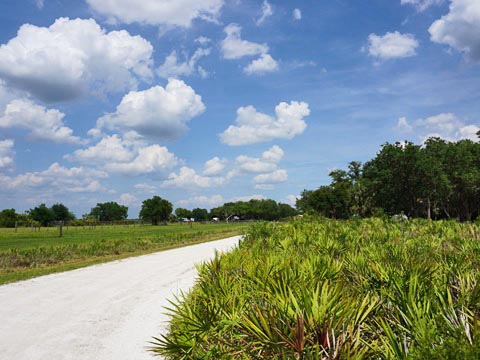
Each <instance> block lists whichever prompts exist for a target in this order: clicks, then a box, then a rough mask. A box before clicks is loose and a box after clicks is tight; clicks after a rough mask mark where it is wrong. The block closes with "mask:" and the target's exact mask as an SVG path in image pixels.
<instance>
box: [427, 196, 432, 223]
mask: <svg viewBox="0 0 480 360" xmlns="http://www.w3.org/2000/svg"><path fill="white" fill-rule="evenodd" d="M427 219H428V220H432V204H431V203H430V199H427Z"/></svg>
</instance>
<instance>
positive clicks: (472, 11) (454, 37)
mask: <svg viewBox="0 0 480 360" xmlns="http://www.w3.org/2000/svg"><path fill="white" fill-rule="evenodd" d="M428 31H429V32H430V39H431V40H432V41H433V42H436V43H439V44H446V45H448V46H450V47H451V48H453V49H455V50H457V51H459V52H461V53H463V54H464V55H465V57H466V58H467V59H468V60H470V61H474V62H480V35H479V34H480V1H478V0H451V3H450V12H449V13H448V14H447V15H445V16H442V17H441V18H440V19H438V20H436V21H435V22H434V23H433V24H432V25H431V26H430V28H429V29H428Z"/></svg>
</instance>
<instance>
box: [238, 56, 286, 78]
mask: <svg viewBox="0 0 480 360" xmlns="http://www.w3.org/2000/svg"><path fill="white" fill-rule="evenodd" d="M277 70H278V62H277V61H276V60H275V59H274V58H272V57H271V56H270V54H262V55H261V56H260V57H259V58H258V59H256V60H253V61H252V62H251V63H250V64H248V66H246V67H245V69H244V71H245V73H246V74H248V75H252V74H257V75H262V74H265V73H269V72H274V71H277Z"/></svg>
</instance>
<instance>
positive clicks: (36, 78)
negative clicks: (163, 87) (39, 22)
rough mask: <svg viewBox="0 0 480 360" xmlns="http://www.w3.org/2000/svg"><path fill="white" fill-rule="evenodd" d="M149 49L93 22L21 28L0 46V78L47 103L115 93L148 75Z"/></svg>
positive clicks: (136, 39) (59, 22)
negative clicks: (13, 36)
mask: <svg viewBox="0 0 480 360" xmlns="http://www.w3.org/2000/svg"><path fill="white" fill-rule="evenodd" d="M152 51H153V47H152V45H151V44H150V42H148V41H147V40H145V39H144V38H142V37H140V36H138V35H137V36H132V35H130V34H129V33H128V32H127V31H125V30H120V31H111V32H107V31H105V30H104V29H102V28H101V27H100V26H99V25H98V24H97V23H96V22H95V21H94V20H93V19H88V20H83V19H73V20H70V19H69V18H59V19H57V20H56V21H55V22H54V23H53V24H52V25H51V26H50V27H39V26H35V25H31V24H24V25H22V26H21V27H20V29H19V30H18V33H17V36H16V37H15V38H13V39H11V40H10V41H8V43H6V44H3V45H1V46H0V78H3V79H4V80H5V81H6V82H7V83H8V84H9V85H11V86H13V87H17V88H20V89H22V90H26V91H28V92H30V93H31V94H33V95H35V96H37V97H38V98H40V99H42V100H44V101H47V102H55V101H64V100H70V99H72V98H75V97H78V96H80V95H82V94H84V93H86V92H93V93H105V92H120V91H123V90H125V89H130V88H135V87H136V85H137V83H138V79H144V80H146V79H150V78H151V77H152V71H151V65H152Z"/></svg>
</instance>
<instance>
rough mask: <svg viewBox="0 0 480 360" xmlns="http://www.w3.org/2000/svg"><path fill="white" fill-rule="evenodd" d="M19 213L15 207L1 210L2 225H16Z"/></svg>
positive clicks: (0, 225) (0, 221) (0, 220)
mask: <svg viewBox="0 0 480 360" xmlns="http://www.w3.org/2000/svg"><path fill="white" fill-rule="evenodd" d="M17 220H18V214H17V213H16V212H15V209H5V210H2V211H1V212H0V227H15V222H16V221H17Z"/></svg>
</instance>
